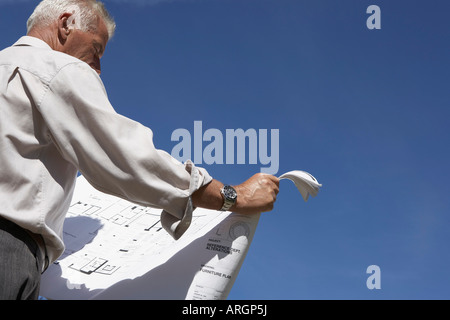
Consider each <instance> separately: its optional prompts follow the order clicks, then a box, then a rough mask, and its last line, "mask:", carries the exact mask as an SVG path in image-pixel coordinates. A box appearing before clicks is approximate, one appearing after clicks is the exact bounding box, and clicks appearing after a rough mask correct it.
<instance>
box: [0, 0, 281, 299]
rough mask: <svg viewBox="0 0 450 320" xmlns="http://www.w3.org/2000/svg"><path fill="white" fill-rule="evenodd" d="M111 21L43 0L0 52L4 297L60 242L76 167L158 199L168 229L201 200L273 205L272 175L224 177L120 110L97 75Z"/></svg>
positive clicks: (100, 182)
mask: <svg viewBox="0 0 450 320" xmlns="http://www.w3.org/2000/svg"><path fill="white" fill-rule="evenodd" d="M114 30H115V24H114V21H113V19H112V18H111V17H110V16H109V14H108V12H107V11H106V9H105V8H104V6H103V4H102V3H100V2H98V1H96V0H44V1H42V2H41V3H40V4H39V5H38V6H37V7H36V9H35V11H34V12H33V14H32V15H31V17H30V19H29V20H28V32H27V36H25V37H22V38H21V39H19V41H18V42H16V43H15V44H14V45H13V46H12V47H10V48H7V49H5V50H3V51H1V52H0V203H1V204H2V206H1V207H0V299H36V298H37V297H38V294H39V283H40V274H41V272H43V271H45V269H46V267H47V266H48V264H51V263H52V262H54V261H55V260H56V259H57V258H58V257H59V256H60V254H61V253H62V252H63V250H64V244H63V242H62V228H63V221H64V218H65V214H66V212H67V210H68V207H69V204H70V202H71V197H72V193H73V190H74V185H75V181H76V176H77V172H78V171H80V172H81V173H82V174H83V175H84V176H85V177H86V179H87V180H88V181H89V182H90V183H91V184H92V185H93V186H95V187H96V188H97V189H99V190H101V191H103V192H106V193H109V194H113V195H116V196H119V197H122V198H124V199H127V200H129V201H133V202H135V203H138V204H141V205H144V206H157V207H160V208H161V209H163V211H162V214H161V223H162V224H163V225H164V227H165V229H166V230H167V231H168V232H169V233H170V234H172V236H173V237H174V238H176V239H177V238H179V237H180V236H181V235H182V234H183V232H184V231H185V230H186V229H187V227H188V226H189V222H190V217H191V214H192V210H193V209H195V207H203V208H207V209H215V210H231V211H234V212H238V213H244V214H253V213H258V212H265V211H270V210H272V208H273V204H274V202H275V200H276V195H277V193H278V182H279V181H278V179H277V178H276V177H274V176H271V175H264V174H256V175H254V176H253V177H251V178H250V179H248V180H247V181H245V182H244V183H242V184H240V185H238V186H235V187H234V188H233V187H231V186H224V185H223V184H222V183H221V182H219V181H217V180H215V179H213V178H212V177H211V176H210V175H209V174H208V172H207V171H206V170H204V169H203V168H197V167H195V166H194V165H193V164H192V163H191V162H190V161H188V162H187V163H186V164H184V165H183V164H181V163H179V162H178V161H176V160H175V159H173V158H172V157H171V156H170V155H169V154H168V153H166V152H164V151H161V150H157V149H155V147H154V145H153V141H152V136H153V133H152V131H151V130H150V129H148V128H146V127H144V126H142V125H141V124H139V123H137V122H135V121H133V120H130V119H127V118H125V117H123V116H121V115H119V114H117V113H116V112H115V111H114V109H113V107H112V106H111V104H110V103H109V101H108V98H107V95H106V91H105V89H104V87H103V83H102V81H101V79H100V77H99V75H100V71H101V66H100V58H101V57H102V55H103V53H104V51H105V48H106V45H107V42H108V40H109V39H110V38H111V37H112V35H113V33H114Z"/></svg>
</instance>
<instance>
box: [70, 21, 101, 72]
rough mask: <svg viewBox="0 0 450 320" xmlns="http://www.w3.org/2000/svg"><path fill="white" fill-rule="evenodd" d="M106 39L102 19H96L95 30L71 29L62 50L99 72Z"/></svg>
mask: <svg viewBox="0 0 450 320" xmlns="http://www.w3.org/2000/svg"><path fill="white" fill-rule="evenodd" d="M108 40H109V35H108V29H107V28H106V25H105V23H104V22H103V20H102V19H98V26H97V30H96V31H95V32H90V31H88V32H84V31H81V30H78V29H73V30H72V32H71V34H70V35H69V36H68V37H67V41H66V43H65V44H64V47H63V49H62V52H64V53H67V54H69V55H71V56H73V57H75V58H78V59H80V60H81V61H84V62H86V63H87V64H88V65H90V66H91V68H92V69H94V70H95V71H96V72H97V73H98V74H100V73H101V66H100V58H101V57H102V55H103V53H104V51H105V48H106V44H107V43H108Z"/></svg>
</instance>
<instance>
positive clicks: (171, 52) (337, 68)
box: [0, 0, 450, 300]
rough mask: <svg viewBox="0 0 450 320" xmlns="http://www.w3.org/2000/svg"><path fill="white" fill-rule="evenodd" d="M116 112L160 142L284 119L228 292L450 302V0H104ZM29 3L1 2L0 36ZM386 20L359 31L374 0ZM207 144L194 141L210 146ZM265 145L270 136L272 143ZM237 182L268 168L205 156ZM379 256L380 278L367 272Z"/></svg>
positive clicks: (12, 32)
mask: <svg viewBox="0 0 450 320" xmlns="http://www.w3.org/2000/svg"><path fill="white" fill-rule="evenodd" d="M105 3H106V5H107V7H108V8H109V10H110V11H111V13H112V15H113V16H114V18H115V19H116V22H117V25H118V29H117V32H116V35H115V37H114V38H113V39H112V40H111V41H110V43H109V45H108V47H107V51H106V54H105V56H104V58H103V59H102V69H103V73H102V78H103V81H104V83H105V86H106V89H107V91H108V94H109V97H110V100H111V102H112V104H113V105H114V107H115V109H116V110H117V111H118V112H119V113H121V114H123V115H125V116H128V117H130V118H132V119H135V120H137V121H140V122H141V123H143V124H145V125H147V126H149V127H150V128H151V129H152V130H153V131H154V132H155V144H156V146H157V147H158V148H161V149H164V150H166V151H168V152H171V150H172V148H174V146H175V145H176V144H177V143H176V142H174V141H171V134H172V132H173V131H174V130H176V129H179V128H185V129H187V130H189V131H190V132H192V133H193V128H194V121H202V124H203V130H207V129H210V128H214V129H218V130H220V131H221V132H223V133H224V134H225V131H226V129H238V128H242V129H244V130H247V129H250V128H254V129H256V130H258V129H268V130H269V131H270V129H279V132H280V137H279V147H280V151H279V174H281V173H284V172H286V171H290V170H296V169H298V170H305V171H308V172H310V173H311V174H313V175H314V176H315V177H316V178H317V179H318V180H319V182H321V183H322V184H323V188H322V190H321V192H320V193H319V195H318V196H317V197H316V198H312V199H310V201H309V202H307V203H305V202H303V200H302V199H301V197H300V194H299V193H298V191H297V190H296V189H295V187H294V185H293V184H291V183H290V182H288V181H282V182H281V183H280V194H279V196H278V201H277V203H276V206H275V209H274V210H273V211H272V212H271V213H265V214H263V216H262V218H261V220H260V224H259V226H258V229H257V231H256V235H255V238H254V242H253V244H252V246H251V248H250V251H249V254H248V256H247V259H246V261H245V263H244V265H243V267H242V269H241V272H240V274H239V277H238V279H237V281H236V283H235V286H234V288H233V290H232V292H231V294H230V296H229V298H230V299H287V300H290V299H449V298H450V294H449V290H448V287H449V286H450V277H449V271H448V270H449V266H450V251H449V250H448V244H449V243H450V232H449V223H450V216H449V213H450V201H449V198H450V197H449V193H450V188H449V187H448V182H447V181H450V174H449V169H448V164H449V163H450V152H449V150H448V147H446V145H448V142H449V141H450V129H449V125H448V119H449V118H450V111H449V106H450V90H449V84H450V61H449V54H450V42H449V40H450V37H449V36H450V31H449V25H448V12H450V2H448V1H446V0H434V1H425V0H420V1H418V0H413V1H403V0H390V1H382V0H370V1H365V0H342V1H334V0H316V1H312V0H308V1H306V0H304V1H303V0H179V1H177V0H173V1H164V0H160V1H145V0H141V1H120V0H115V1H105ZM36 4H37V1H27V0H22V1H5V0H0V29H1V30H2V32H1V34H0V47H2V48H4V47H7V46H9V45H11V44H13V43H14V42H15V41H16V40H17V39H18V38H19V37H20V36H22V35H24V34H25V22H26V20H27V18H28V16H29V15H30V14H31V12H32V11H33V8H34V6H35V5H36ZM372 4H374V5H378V6H379V7H380V8H381V29H380V30H369V29H368V28H367V27H366V20H367V18H368V17H369V14H367V13H366V9H367V7H368V6H369V5H372ZM206 145H207V143H205V144H204V145H203V147H205V146H206ZM269 148H270V146H269ZM202 166H203V167H205V168H206V169H208V171H209V172H210V173H211V174H212V175H213V176H214V177H215V178H217V179H218V180H220V181H222V182H225V183H230V184H238V183H240V182H242V181H244V180H245V179H246V178H248V177H250V176H251V175H253V174H254V173H256V172H259V170H260V168H261V167H262V166H263V165H262V164H261V163H258V164H256V165H251V164H248V162H247V164H241V165H236V164H235V165H231V164H222V165H218V164H212V165H206V164H202ZM370 265H378V266H379V267H380V270H381V277H380V279H381V289H379V290H377V289H374V290H369V289H368V288H367V286H366V280H367V278H368V277H369V274H367V273H366V269H367V267H368V266H370Z"/></svg>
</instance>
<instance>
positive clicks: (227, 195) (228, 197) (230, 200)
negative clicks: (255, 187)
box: [220, 185, 237, 211]
mask: <svg viewBox="0 0 450 320" xmlns="http://www.w3.org/2000/svg"><path fill="white" fill-rule="evenodd" d="M220 193H221V194H222V196H223V200H224V201H223V206H222V209H220V211H228V210H230V208H231V207H232V206H233V205H234V204H235V203H236V200H237V192H236V190H235V189H234V188H233V187H232V186H229V185H225V186H223V187H222V189H221V190H220Z"/></svg>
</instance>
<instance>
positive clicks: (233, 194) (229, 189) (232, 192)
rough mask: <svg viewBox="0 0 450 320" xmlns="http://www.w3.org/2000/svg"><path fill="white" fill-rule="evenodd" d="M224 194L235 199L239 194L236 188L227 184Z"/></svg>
mask: <svg viewBox="0 0 450 320" xmlns="http://www.w3.org/2000/svg"><path fill="white" fill-rule="evenodd" d="M223 194H224V196H225V197H226V198H227V199H230V200H232V199H235V198H236V196H237V194H236V190H234V188H233V187H230V186H225V187H224V188H223Z"/></svg>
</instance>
